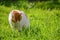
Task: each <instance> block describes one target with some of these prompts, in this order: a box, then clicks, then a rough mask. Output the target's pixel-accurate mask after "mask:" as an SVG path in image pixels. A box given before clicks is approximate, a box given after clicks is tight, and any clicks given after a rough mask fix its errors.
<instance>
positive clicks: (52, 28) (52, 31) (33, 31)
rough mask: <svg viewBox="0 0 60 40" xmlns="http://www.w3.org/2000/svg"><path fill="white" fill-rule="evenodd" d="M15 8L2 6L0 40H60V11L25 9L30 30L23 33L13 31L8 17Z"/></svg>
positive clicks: (0, 12)
mask: <svg viewBox="0 0 60 40" xmlns="http://www.w3.org/2000/svg"><path fill="white" fill-rule="evenodd" d="M13 9H14V8H13V7H5V6H0V40H60V10H56V9H53V10H51V11H50V10H42V9H33V8H32V9H24V8H19V10H23V11H24V12H25V13H26V14H27V15H28V17H29V19H30V28H29V29H28V30H24V31H22V32H18V31H17V30H12V29H11V28H10V26H9V23H8V15H9V12H10V11H11V10H13Z"/></svg>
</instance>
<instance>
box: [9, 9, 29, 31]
mask: <svg viewBox="0 0 60 40" xmlns="http://www.w3.org/2000/svg"><path fill="white" fill-rule="evenodd" d="M9 24H10V26H11V28H13V29H17V30H18V31H22V30H23V28H29V27H30V22H29V19H28V17H27V16H26V14H25V13H24V12H23V11H19V10H12V11H11V12H10V14H9Z"/></svg>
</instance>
